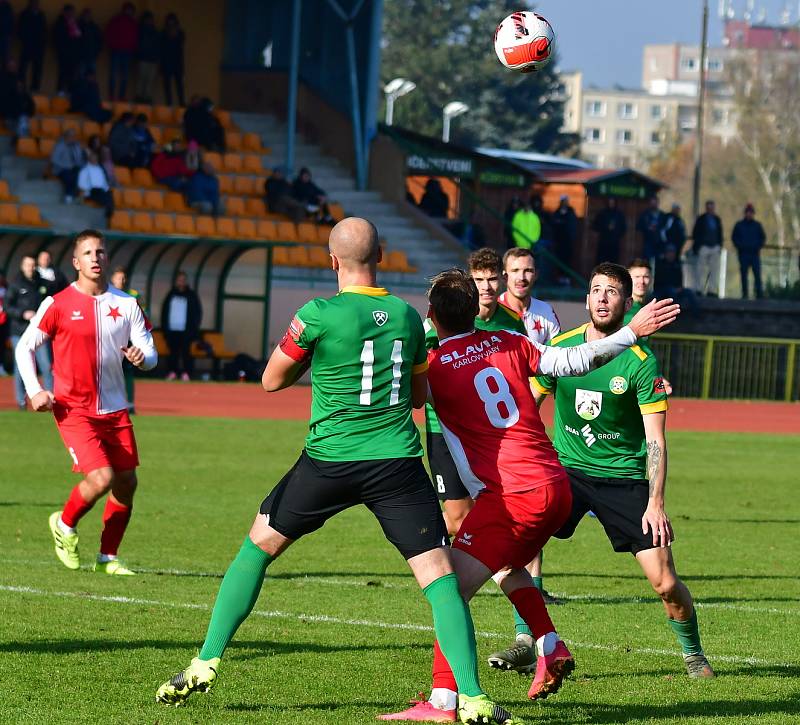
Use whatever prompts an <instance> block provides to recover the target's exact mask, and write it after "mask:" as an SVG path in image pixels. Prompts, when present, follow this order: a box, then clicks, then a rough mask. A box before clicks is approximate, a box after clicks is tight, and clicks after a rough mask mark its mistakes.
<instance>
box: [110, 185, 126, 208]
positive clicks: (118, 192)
mask: <svg viewBox="0 0 800 725" xmlns="http://www.w3.org/2000/svg"><path fill="white" fill-rule="evenodd" d="M111 196H113V197H114V208H115V209H119V208H120V207H121V206H122V199H123V198H124V197H123V193H122V189H119V188H114V189H112V190H111Z"/></svg>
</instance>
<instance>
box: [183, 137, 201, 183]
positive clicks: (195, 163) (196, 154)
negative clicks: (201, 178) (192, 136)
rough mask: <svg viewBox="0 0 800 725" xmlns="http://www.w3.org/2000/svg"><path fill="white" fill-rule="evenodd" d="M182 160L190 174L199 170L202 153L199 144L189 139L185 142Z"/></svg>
mask: <svg viewBox="0 0 800 725" xmlns="http://www.w3.org/2000/svg"><path fill="white" fill-rule="evenodd" d="M184 162H185V163H186V168H187V169H188V171H189V175H190V176H191V175H192V174H193V173H195V171H199V170H200V167H201V166H202V165H203V155H202V154H201V153H200V146H199V145H198V143H197V141H189V143H188V144H186V153H185V154H184Z"/></svg>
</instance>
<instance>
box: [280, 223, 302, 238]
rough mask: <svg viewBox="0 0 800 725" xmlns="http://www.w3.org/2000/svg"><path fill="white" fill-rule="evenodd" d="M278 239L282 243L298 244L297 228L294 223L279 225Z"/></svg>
mask: <svg viewBox="0 0 800 725" xmlns="http://www.w3.org/2000/svg"><path fill="white" fill-rule="evenodd" d="M277 238H278V241H281V242H296V241H298V238H297V227H296V226H295V225H294V224H293V223H292V222H278V223H277Z"/></svg>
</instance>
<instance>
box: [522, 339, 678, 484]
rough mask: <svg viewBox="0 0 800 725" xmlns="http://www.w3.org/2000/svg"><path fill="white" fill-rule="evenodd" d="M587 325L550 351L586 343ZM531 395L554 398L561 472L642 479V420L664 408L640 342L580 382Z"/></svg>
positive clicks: (538, 385)
mask: <svg viewBox="0 0 800 725" xmlns="http://www.w3.org/2000/svg"><path fill="white" fill-rule="evenodd" d="M588 326H589V325H588V324H587V325H582V326H581V327H578V328H575V329H574V330H570V331H568V332H565V333H563V334H562V335H559V336H558V337H556V338H554V339H553V341H552V343H551V344H552V345H555V346H558V347H574V346H575V345H580V344H582V343H584V342H586V329H587V328H588ZM533 386H534V389H535V390H537V391H538V392H540V393H544V394H555V422H554V428H555V435H554V438H553V444H554V445H555V448H556V451H557V452H558V457H559V460H560V461H561V463H562V465H563V466H565V467H566V468H575V469H578V470H579V471H583V472H584V473H586V474H588V475H590V476H596V477H598V478H635V479H643V478H647V450H646V442H645V433H644V422H643V421H642V416H643V415H647V414H649V413H659V412H662V411H666V410H667V408H668V403H667V394H666V392H665V390H664V378H663V377H662V376H661V373H660V371H659V367H658V361H657V360H656V357H655V355H654V354H653V352H652V350H651V349H650V348H649V347H648V346H647V344H646V343H645V342H643V341H639V344H637V345H634V346H633V347H631V348H629V349H628V350H626V351H625V352H623V353H622V354H621V355H619V356H618V357H616V358H614V359H613V360H612V361H611V362H608V363H606V364H605V365H603V366H602V367H599V368H597V369H596V370H593V371H592V372H590V373H588V374H587V375H583V376H580V377H563V378H557V379H556V378H553V377H551V376H547V375H545V376H540V377H537V378H534V380H533Z"/></svg>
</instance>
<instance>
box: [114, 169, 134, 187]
mask: <svg viewBox="0 0 800 725" xmlns="http://www.w3.org/2000/svg"><path fill="white" fill-rule="evenodd" d="M114 175H115V176H116V177H117V181H118V182H119V185H120V186H130V185H131V170H130V169H129V168H128V167H127V166H115V167H114Z"/></svg>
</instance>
